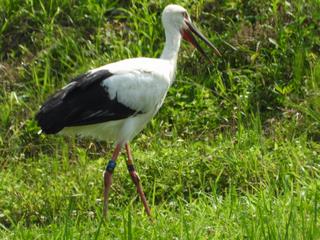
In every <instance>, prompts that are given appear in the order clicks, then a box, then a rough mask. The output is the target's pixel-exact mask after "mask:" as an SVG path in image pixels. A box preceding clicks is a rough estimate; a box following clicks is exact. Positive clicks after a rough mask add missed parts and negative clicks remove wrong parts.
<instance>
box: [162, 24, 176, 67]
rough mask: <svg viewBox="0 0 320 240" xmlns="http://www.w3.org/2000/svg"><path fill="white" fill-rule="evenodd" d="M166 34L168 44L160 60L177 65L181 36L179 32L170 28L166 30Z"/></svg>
mask: <svg viewBox="0 0 320 240" xmlns="http://www.w3.org/2000/svg"><path fill="white" fill-rule="evenodd" d="M165 33H166V43H165V45H164V49H163V51H162V54H161V57H160V58H162V59H166V60H169V61H172V64H174V65H176V64H177V58H178V52H179V48H180V42H181V34H180V32H179V31H177V30H175V29H170V28H167V29H165Z"/></svg>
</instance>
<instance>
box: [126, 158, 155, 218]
mask: <svg viewBox="0 0 320 240" xmlns="http://www.w3.org/2000/svg"><path fill="white" fill-rule="evenodd" d="M127 166H128V171H129V174H130V177H131V179H132V181H133V183H134V185H136V188H137V192H138V194H139V196H140V199H141V201H142V204H143V206H144V209H145V211H146V213H147V215H148V216H149V217H150V218H151V211H150V208H149V206H148V203H147V199H146V196H145V195H144V192H143V189H142V184H141V182H140V177H139V175H138V173H137V172H136V170H135V168H134V166H133V164H128V165H127Z"/></svg>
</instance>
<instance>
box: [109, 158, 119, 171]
mask: <svg viewBox="0 0 320 240" xmlns="http://www.w3.org/2000/svg"><path fill="white" fill-rule="evenodd" d="M116 165H117V164H116V161H115V160H112V159H111V160H110V161H109V162H108V165H107V167H106V171H108V172H109V173H113V170H114V169H115V168H116Z"/></svg>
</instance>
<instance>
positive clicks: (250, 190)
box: [0, 0, 320, 239]
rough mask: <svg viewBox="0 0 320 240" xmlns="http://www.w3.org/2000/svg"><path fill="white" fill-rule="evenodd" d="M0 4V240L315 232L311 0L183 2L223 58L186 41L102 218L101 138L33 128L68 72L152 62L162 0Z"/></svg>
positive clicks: (317, 104)
mask: <svg viewBox="0 0 320 240" xmlns="http://www.w3.org/2000/svg"><path fill="white" fill-rule="evenodd" d="M160 2H161V3H158V2H157V1H152V2H151V3H149V1H132V2H130V3H128V2H127V1H111V0H110V1H107V0H100V1H98V0H97V1H94V0H82V1H69V0H56V1H54V0H48V1H44V0H42V1H41V0H39V1H33V0H26V1H19V0H1V1H0V84H1V89H0V238H1V239H36V238H37V239H51V238H52V239H60V238H63V239H106V238H109V239H319V238H320V230H319V229H320V217H319V216H320V212H319V208H320V206H319V200H320V191H319V189H320V179H319V177H320V144H319V141H320V57H319V53H320V38H319V36H320V30H319V29H320V14H319V13H320V2H319V0H310V1H300V0H297V1H281V0H273V1H261V0H250V1H231V0H228V1H181V2H179V4H181V5H183V6H184V7H186V8H187V9H188V10H189V12H190V14H191V16H192V18H193V20H194V21H195V22H196V23H197V25H198V26H199V28H200V29H201V30H202V32H203V33H205V35H207V36H208V37H209V39H211V41H212V42H214V43H215V44H216V45H217V46H218V48H219V50H220V51H221V52H222V53H223V58H217V57H215V56H214V55H213V62H214V64H213V65H210V64H209V63H208V62H207V61H205V59H202V58H201V57H200V56H199V54H198V53H196V52H195V51H194V50H193V49H192V48H191V47H190V46H189V45H187V44H185V43H183V44H182V49H181V52H180V59H179V64H178V73H177V80H176V82H175V84H174V86H173V88H172V89H171V90H170V92H169V94H168V97H167V99H166V101H165V105H164V107H163V108H162V109H161V111H160V112H159V114H158V115H157V117H156V118H155V119H154V120H153V121H152V123H151V124H149V125H148V128H147V129H146V130H144V132H143V133H142V134H140V135H139V137H137V138H136V139H135V141H134V143H133V145H132V149H133V152H134V158H135V159H136V166H137V169H138V172H139V173H140V176H141V179H142V181H143V185H144V188H145V191H146V193H147V197H148V199H149V202H150V204H151V206H152V211H153V215H154V218H155V221H154V223H153V224H150V222H149V221H148V219H147V217H146V216H145V215H144V213H143V208H142V205H141V204H140V202H139V201H138V199H137V197H136V193H135V189H134V187H133V185H132V183H131V181H130V179H129V177H128V174H127V171H126V167H125V163H124V158H123V156H122V157H120V158H119V164H118V167H117V169H116V172H115V176H114V185H113V189H112V193H111V199H110V201H111V206H110V216H109V221H108V222H103V221H102V220H101V210H102V204H101V198H102V173H103V169H104V167H105V164H106V163H107V160H108V159H109V158H110V154H111V153H110V149H111V147H112V145H111V144H106V143H99V142H95V141H94V140H90V139H81V140H80V139H66V138H62V137H59V136H43V135H40V136H39V135H38V134H37V132H38V130H39V128H38V127H37V126H36V124H35V122H34V119H33V117H34V114H35V112H36V111H37V110H38V109H39V106H40V105H41V103H43V102H44V100H45V99H46V98H47V97H48V96H49V95H50V94H52V93H53V92H54V91H55V90H56V89H58V88H59V87H61V86H63V85H64V84H66V83H67V82H68V81H69V80H70V79H71V78H72V77H74V76H76V75H77V74H80V73H82V72H84V71H86V70H88V69H90V68H93V67H97V66H100V65H103V64H106V63H110V62H113V61H116V60H120V59H123V58H128V57H136V56H150V57H158V56H159V55H160V53H161V51H162V47H163V41H164V33H163V30H162V26H161V24H160V13H161V11H162V9H163V8H164V6H165V5H166V4H167V3H169V1H160Z"/></svg>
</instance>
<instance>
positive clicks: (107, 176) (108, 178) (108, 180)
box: [103, 144, 121, 216]
mask: <svg viewBox="0 0 320 240" xmlns="http://www.w3.org/2000/svg"><path fill="white" fill-rule="evenodd" d="M120 150H121V145H120V144H117V146H116V148H115V149H114V152H113V154H112V158H111V160H110V161H109V163H108V165H107V167H106V170H105V171H104V192H103V200H104V201H103V215H104V216H106V215H107V212H108V202H109V191H110V187H111V184H112V173H113V170H114V168H115V167H116V160H117V158H118V156H119V154H120Z"/></svg>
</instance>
